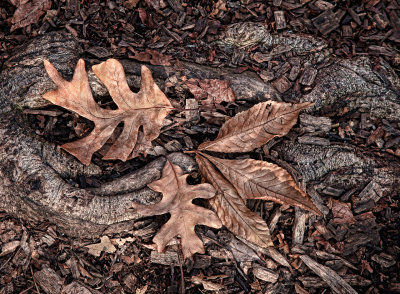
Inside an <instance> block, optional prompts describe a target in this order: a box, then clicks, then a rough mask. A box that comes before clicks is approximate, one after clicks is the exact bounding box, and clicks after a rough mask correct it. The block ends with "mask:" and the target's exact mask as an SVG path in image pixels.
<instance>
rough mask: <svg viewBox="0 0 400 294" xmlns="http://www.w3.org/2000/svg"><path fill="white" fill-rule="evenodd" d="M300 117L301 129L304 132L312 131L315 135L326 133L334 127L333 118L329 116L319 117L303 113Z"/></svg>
mask: <svg viewBox="0 0 400 294" xmlns="http://www.w3.org/2000/svg"><path fill="white" fill-rule="evenodd" d="M299 119H300V127H301V130H302V131H303V132H304V133H312V134H313V135H314V136H315V135H325V134H326V133H328V132H329V131H330V130H331V127H332V120H331V119H330V118H329V117H323V116H321V117H319V116H313V115H309V114H306V113H302V114H300V116H299Z"/></svg>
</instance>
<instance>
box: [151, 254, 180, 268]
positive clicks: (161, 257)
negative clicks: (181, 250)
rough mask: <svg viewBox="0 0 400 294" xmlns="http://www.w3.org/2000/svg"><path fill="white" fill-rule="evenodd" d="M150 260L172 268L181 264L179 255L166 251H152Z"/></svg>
mask: <svg viewBox="0 0 400 294" xmlns="http://www.w3.org/2000/svg"><path fill="white" fill-rule="evenodd" d="M150 260H151V262H152V263H158V264H163V265H172V266H178V265H179V263H180V262H179V256H178V253H177V252H175V251H166V252H164V253H160V252H157V251H152V252H151V255H150Z"/></svg>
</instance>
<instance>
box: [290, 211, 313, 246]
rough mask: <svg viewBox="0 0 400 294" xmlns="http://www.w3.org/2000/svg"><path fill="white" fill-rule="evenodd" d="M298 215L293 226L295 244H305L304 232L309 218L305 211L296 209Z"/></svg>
mask: <svg viewBox="0 0 400 294" xmlns="http://www.w3.org/2000/svg"><path fill="white" fill-rule="evenodd" d="M295 211H296V214H295V217H294V225H293V244H303V241H304V232H305V230H306V220H307V218H308V216H309V214H308V212H307V211H305V210H304V209H301V208H298V207H296V208H295Z"/></svg>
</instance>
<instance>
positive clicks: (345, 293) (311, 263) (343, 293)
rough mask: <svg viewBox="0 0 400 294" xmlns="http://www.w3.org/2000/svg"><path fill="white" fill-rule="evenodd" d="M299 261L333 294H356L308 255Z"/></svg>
mask: <svg viewBox="0 0 400 294" xmlns="http://www.w3.org/2000/svg"><path fill="white" fill-rule="evenodd" d="M300 259H301V260H302V261H303V262H304V263H305V264H306V265H307V266H308V267H309V268H310V269H311V270H312V271H313V272H314V273H316V274H317V275H318V276H319V277H320V278H321V279H323V280H324V281H325V282H326V283H327V284H328V286H329V287H330V288H331V289H332V291H333V292H335V293H338V294H357V292H356V291H355V290H354V289H353V288H352V287H351V286H350V285H349V284H348V283H347V282H346V281H345V280H343V279H342V278H341V277H340V276H339V275H338V274H337V273H336V272H334V271H333V270H332V269H330V268H328V267H326V266H324V265H322V264H320V263H318V262H316V261H315V260H313V259H312V258H311V257H309V256H308V255H302V256H300Z"/></svg>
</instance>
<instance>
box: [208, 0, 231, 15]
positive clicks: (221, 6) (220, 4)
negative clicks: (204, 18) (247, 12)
mask: <svg viewBox="0 0 400 294" xmlns="http://www.w3.org/2000/svg"><path fill="white" fill-rule="evenodd" d="M220 11H228V10H227V9H226V2H225V1H224V0H218V1H217V3H216V4H215V7H214V8H213V10H212V11H211V13H210V17H214V16H216V15H217V14H218V13H219V12H220Z"/></svg>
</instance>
